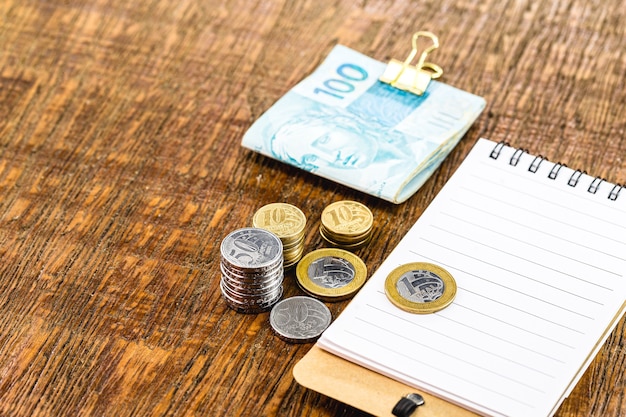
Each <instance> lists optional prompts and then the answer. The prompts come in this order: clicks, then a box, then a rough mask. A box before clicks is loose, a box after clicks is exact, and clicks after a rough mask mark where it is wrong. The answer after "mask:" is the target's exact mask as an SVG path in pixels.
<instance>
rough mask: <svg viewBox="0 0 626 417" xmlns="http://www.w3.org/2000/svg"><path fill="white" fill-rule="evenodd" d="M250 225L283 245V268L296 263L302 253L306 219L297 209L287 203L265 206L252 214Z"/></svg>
mask: <svg viewBox="0 0 626 417" xmlns="http://www.w3.org/2000/svg"><path fill="white" fill-rule="evenodd" d="M252 225H253V226H254V227H258V228H261V229H265V230H269V231H270V232H272V233H274V234H275V235H276V236H278V237H279V238H280V240H281V242H282V243H283V262H284V264H283V266H284V268H289V267H291V266H293V265H295V264H297V263H298V261H299V260H300V258H301V257H302V253H303V252H304V226H305V225H306V217H305V215H304V213H303V212H302V211H301V210H300V209H299V208H297V207H295V206H292V205H291V204H287V203H271V204H267V205H265V206H263V207H261V208H260V209H258V210H257V212H256V213H255V214H254V217H253V218H252Z"/></svg>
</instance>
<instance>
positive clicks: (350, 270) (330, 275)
mask: <svg viewBox="0 0 626 417" xmlns="http://www.w3.org/2000/svg"><path fill="white" fill-rule="evenodd" d="M307 273H308V274H309V278H310V279H311V281H313V282H314V283H315V284H317V285H319V286H320V287H323V288H341V287H345V286H346V285H348V284H349V283H350V282H352V280H353V279H354V277H355V276H356V270H355V269H354V265H352V264H351V263H350V262H349V261H348V260H347V259H344V258H339V257H336V256H324V257H322V258H319V259H316V260H314V261H313V262H311V264H310V265H309V268H308V270H307Z"/></svg>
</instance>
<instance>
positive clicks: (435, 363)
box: [318, 139, 626, 417]
mask: <svg viewBox="0 0 626 417" xmlns="http://www.w3.org/2000/svg"><path fill="white" fill-rule="evenodd" d="M620 191H622V187H621V186H620V185H615V184H610V183H608V182H606V181H604V180H602V179H600V178H595V177H592V176H589V175H587V174H585V173H583V172H582V171H577V170H572V169H570V168H568V167H566V166H564V165H561V164H559V163H554V162H550V161H548V160H545V159H544V158H542V157H540V156H535V155H531V154H529V153H527V152H524V151H522V150H520V149H516V148H513V147H510V146H507V145H503V144H499V143H495V142H493V141H490V140H487V139H480V140H479V141H478V142H477V143H476V145H475V146H474V148H473V149H472V151H471V152H470V153H469V155H468V156H467V157H466V159H465V160H464V162H463V163H462V164H461V165H460V167H459V168H458V170H457V171H456V172H455V174H454V175H453V176H452V177H451V178H450V180H449V181H448V183H447V184H446V185H445V186H444V187H443V188H442V190H441V191H440V193H439V194H438V195H437V197H436V198H435V199H434V200H433V201H432V203H431V204H430V205H429V207H428V208H427V209H426V210H425V211H424V213H423V214H422V216H421V217H420V218H419V219H418V221H417V222H416V223H415V225H414V226H413V227H412V228H411V229H410V230H409V232H408V233H407V234H406V236H405V237H404V238H403V239H402V240H401V241H400V243H399V244H398V246H397V247H396V248H395V249H394V250H393V251H392V252H391V253H390V255H389V256H388V258H387V259H386V260H385V261H384V262H383V263H382V265H381V266H380V268H379V269H378V270H377V271H376V272H375V273H374V274H373V275H372V276H371V278H370V279H369V281H368V282H367V283H366V285H365V286H364V287H363V289H362V290H361V291H360V292H359V293H358V294H357V296H356V297H355V298H354V299H353V300H352V301H351V303H350V304H349V305H348V306H347V307H346V309H345V310H344V311H343V312H342V313H341V314H340V316H339V317H338V318H337V319H336V320H335V322H334V323H333V324H332V325H331V326H330V327H329V328H328V329H327V330H326V332H325V333H324V334H323V335H322V337H321V338H320V339H319V341H318V345H319V346H320V347H321V348H322V349H324V350H326V351H328V352H331V353H333V354H336V355H338V356H340V357H342V358H345V359H347V360H349V361H351V362H353V363H356V364H358V365H361V366H363V367H366V368H368V369H371V370H373V371H376V372H378V373H381V374H383V375H385V376H388V377H391V378H393V379H395V380H397V381H400V382H402V383H404V384H407V385H409V386H412V387H416V388H418V389H421V390H424V391H426V392H429V393H431V394H433V395H435V396H438V397H441V398H443V399H445V400H447V401H449V402H452V403H455V404H457V405H460V406H462V407H465V408H468V409H470V410H472V411H475V412H477V413H479V414H482V415H489V416H520V417H521V416H523V417H528V416H550V415H552V414H554V413H555V412H556V410H557V409H558V407H559V405H560V404H561V402H562V401H563V400H564V399H565V398H566V397H567V395H568V394H569V392H570V391H571V389H572V388H573V387H574V386H575V384H576V382H577V381H578V379H579V378H580V377H581V376H582V374H583V372H584V370H585V369H586V368H587V366H588V365H589V363H590V362H591V360H592V359H593V357H594V356H595V354H596V353H597V351H598V350H599V349H600V348H601V346H602V344H603V343H604V341H605V340H606V338H607V337H608V335H609V334H610V332H611V330H612V329H613V328H614V327H615V326H616V324H617V323H618V321H619V320H620V318H621V317H622V316H623V314H624V309H625V300H626V278H625V276H624V275H625V274H626V195H625V194H626V192H622V193H621V195H620ZM409 262H429V263H434V264H437V265H439V266H441V267H443V268H445V269H446V270H447V271H448V272H450V273H451V274H452V275H453V277H454V279H455V280H456V283H457V286H458V288H457V294H456V297H455V299H454V301H453V302H452V304H451V305H450V306H448V307H446V308H445V309H443V310H441V311H439V312H436V313H433V314H425V315H422V314H412V313H408V312H405V311H403V310H401V309H399V308H397V307H395V306H394V305H393V304H392V303H391V302H390V301H389V300H388V298H387V297H386V295H385V292H384V283H385V279H386V277H387V275H388V274H389V272H390V271H392V270H393V269H394V268H396V267H397V266H399V265H402V264H405V263H409Z"/></svg>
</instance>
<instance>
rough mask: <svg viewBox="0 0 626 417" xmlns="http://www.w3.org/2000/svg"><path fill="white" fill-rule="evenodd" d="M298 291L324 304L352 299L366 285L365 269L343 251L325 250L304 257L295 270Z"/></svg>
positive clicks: (359, 262)
mask: <svg viewBox="0 0 626 417" xmlns="http://www.w3.org/2000/svg"><path fill="white" fill-rule="evenodd" d="M296 277H297V279H298V284H299V285H300V287H301V288H302V289H303V290H304V291H306V292H307V293H308V294H310V295H312V296H314V297H317V298H321V299H322V300H325V301H340V300H345V299H346V298H349V297H351V296H352V295H354V293H356V292H357V291H358V290H359V289H360V288H361V287H362V286H363V284H364V283H365V281H366V279H367V267H366V266H365V263H364V262H363V261H362V260H361V258H359V257H358V256H356V255H355V254H353V253H352V252H348V251H346V250H343V249H337V248H324V249H318V250H315V251H313V252H310V253H308V254H307V255H305V256H304V257H303V258H302V259H301V260H300V262H299V263H298V266H297V267H296Z"/></svg>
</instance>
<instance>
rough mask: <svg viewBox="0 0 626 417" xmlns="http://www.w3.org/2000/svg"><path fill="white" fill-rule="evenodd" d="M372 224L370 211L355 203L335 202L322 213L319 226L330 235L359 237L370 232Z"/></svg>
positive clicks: (347, 201) (372, 218) (346, 201)
mask: <svg viewBox="0 0 626 417" xmlns="http://www.w3.org/2000/svg"><path fill="white" fill-rule="evenodd" d="M373 223H374V216H373V215H372V212H371V211H370V209H369V208H367V207H366V206H365V205H363V204H361V203H358V202H356V201H350V200H342V201H337V202H334V203H332V204H330V205H328V206H327V207H326V208H325V209H324V211H322V217H321V224H322V226H323V227H324V228H325V229H326V231H327V232H328V233H329V234H331V235H338V236H344V237H351V236H361V235H363V234H367V233H368V232H369V231H370V230H371V228H372V225H373Z"/></svg>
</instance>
